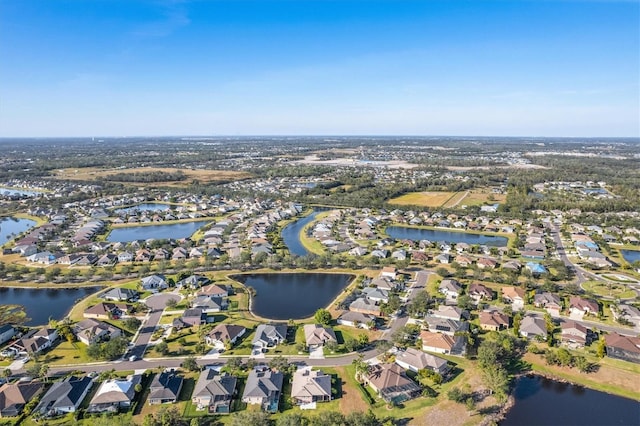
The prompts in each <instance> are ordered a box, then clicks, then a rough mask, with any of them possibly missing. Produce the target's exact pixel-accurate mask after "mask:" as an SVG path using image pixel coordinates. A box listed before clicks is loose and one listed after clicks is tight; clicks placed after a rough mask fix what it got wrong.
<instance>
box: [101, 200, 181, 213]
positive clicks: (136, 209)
mask: <svg viewBox="0 0 640 426" xmlns="http://www.w3.org/2000/svg"><path fill="white" fill-rule="evenodd" d="M170 207H171V206H170V205H169V204H164V203H142V204H137V205H135V206H130V207H123V208H120V209H116V210H114V213H115V214H131V213H140V212H164V211H167V210H169V209H170Z"/></svg>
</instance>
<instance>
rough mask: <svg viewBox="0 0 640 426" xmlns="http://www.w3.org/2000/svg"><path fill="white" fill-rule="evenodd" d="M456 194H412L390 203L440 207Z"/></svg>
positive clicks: (392, 200)
mask: <svg viewBox="0 0 640 426" xmlns="http://www.w3.org/2000/svg"><path fill="white" fill-rule="evenodd" d="M455 194H456V193H455V192H410V193H408V194H404V195H401V196H399V197H397V198H393V199H391V200H389V203H390V204H398V205H401V206H421V207H440V206H442V205H443V204H444V203H446V202H447V201H448V200H449V199H450V198H451V197H453V196H454V195H455Z"/></svg>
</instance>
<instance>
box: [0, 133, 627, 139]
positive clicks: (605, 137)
mask: <svg viewBox="0 0 640 426" xmlns="http://www.w3.org/2000/svg"><path fill="white" fill-rule="evenodd" d="M261 137H269V138H327V137H334V138H335V137H339V138H363V137H367V138H500V139H508V138H532V139H637V140H640V135H638V136H602V135H597V136H533V135H502V136H500V135H437V134H364V133H363V134H330V133H327V134H302V133H301V134H293V133H291V134H275V133H274V134H243V135H232V134H219V135H206V134H183V135H179V134H176V135H91V136H87V135H82V136H0V140H5V139H95V138H108V139H127V138H201V139H204V138H261Z"/></svg>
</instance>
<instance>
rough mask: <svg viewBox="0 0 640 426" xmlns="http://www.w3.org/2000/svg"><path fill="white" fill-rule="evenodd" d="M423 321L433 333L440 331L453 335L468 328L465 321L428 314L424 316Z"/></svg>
mask: <svg viewBox="0 0 640 426" xmlns="http://www.w3.org/2000/svg"><path fill="white" fill-rule="evenodd" d="M424 321H425V324H426V325H427V328H428V329H429V331H431V332H433V333H442V334H448V335H449V336H453V335H455V334H456V333H457V332H459V331H467V330H469V323H467V322H462V321H455V320H450V319H445V318H439V317H434V316H430V315H429V316H427V317H425V320H424Z"/></svg>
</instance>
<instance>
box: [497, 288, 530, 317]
mask: <svg viewBox="0 0 640 426" xmlns="http://www.w3.org/2000/svg"><path fill="white" fill-rule="evenodd" d="M525 298H526V292H525V291H524V289H522V288H520V287H502V300H503V301H504V302H505V303H510V304H511V308H512V309H513V310H514V311H521V310H523V309H524V303H525Z"/></svg>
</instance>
